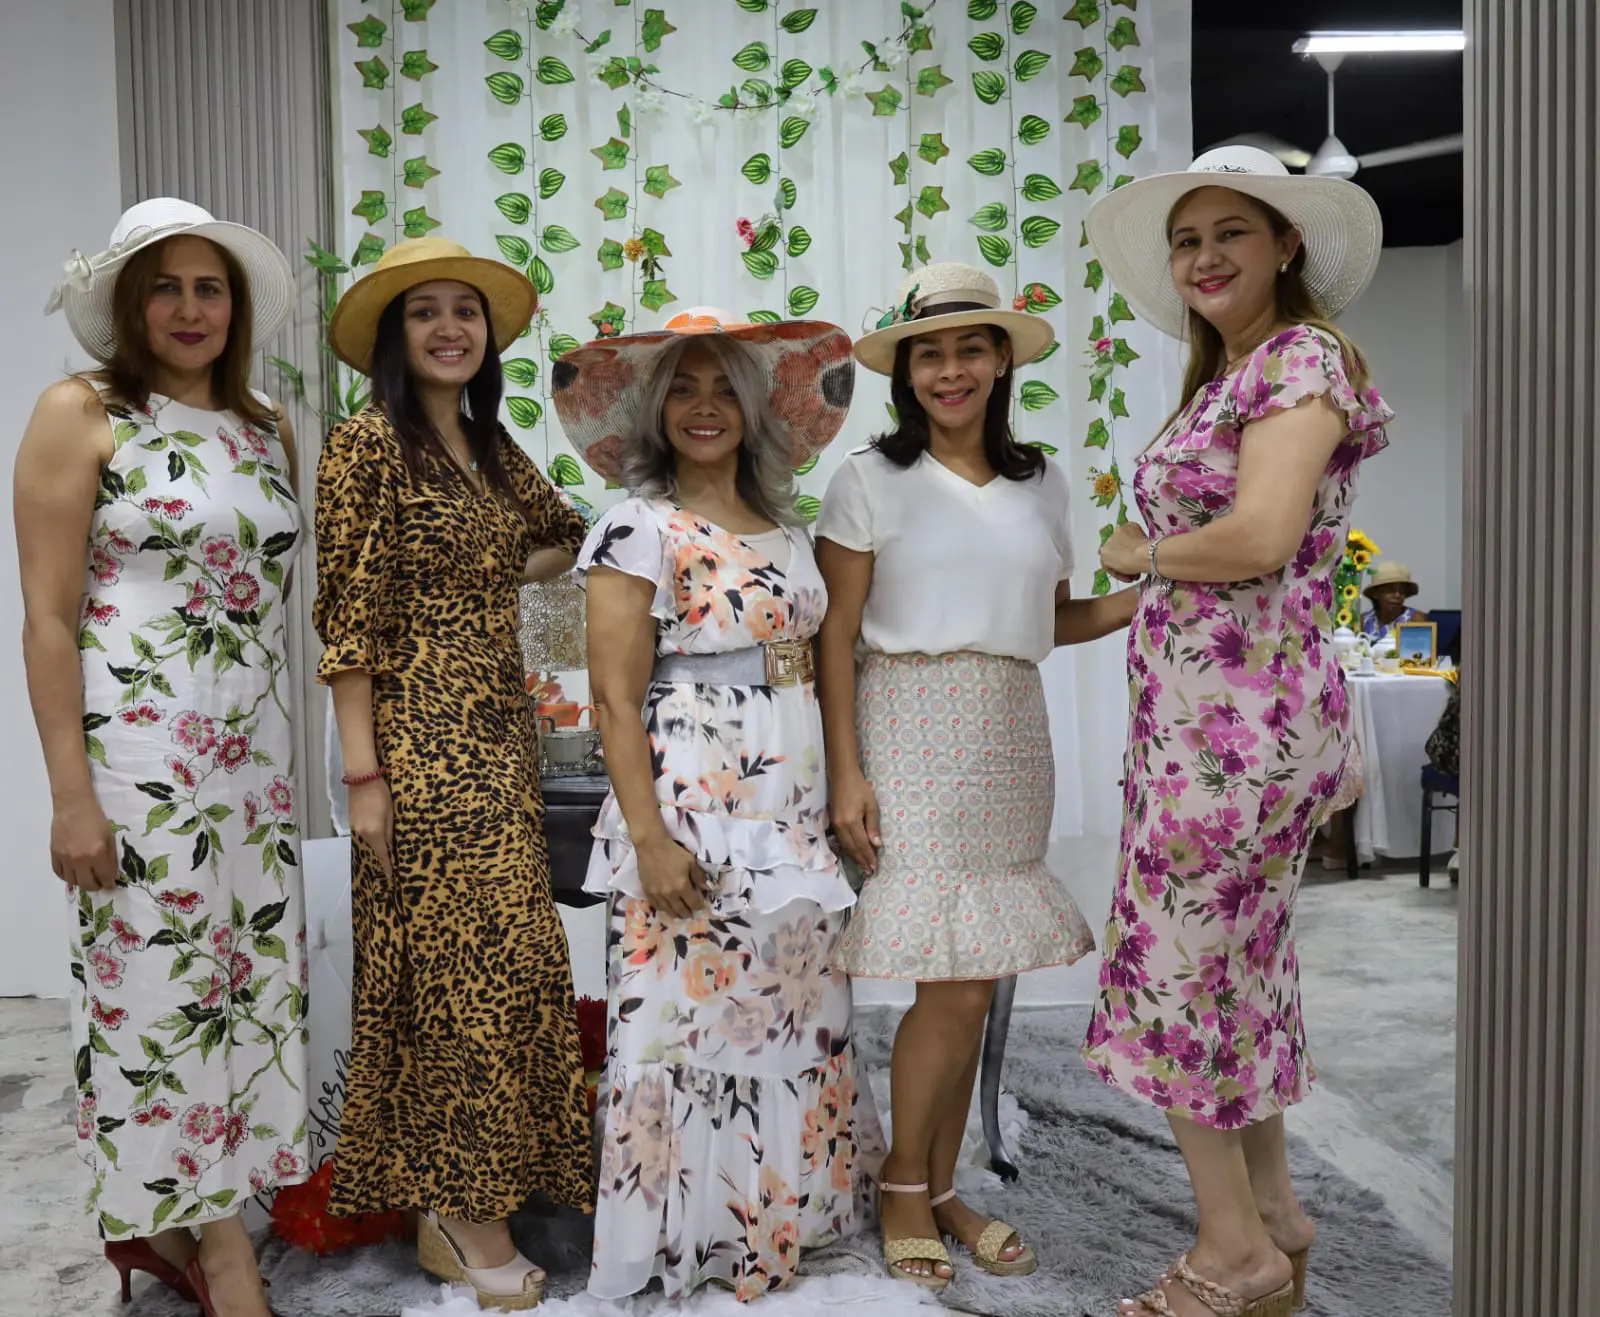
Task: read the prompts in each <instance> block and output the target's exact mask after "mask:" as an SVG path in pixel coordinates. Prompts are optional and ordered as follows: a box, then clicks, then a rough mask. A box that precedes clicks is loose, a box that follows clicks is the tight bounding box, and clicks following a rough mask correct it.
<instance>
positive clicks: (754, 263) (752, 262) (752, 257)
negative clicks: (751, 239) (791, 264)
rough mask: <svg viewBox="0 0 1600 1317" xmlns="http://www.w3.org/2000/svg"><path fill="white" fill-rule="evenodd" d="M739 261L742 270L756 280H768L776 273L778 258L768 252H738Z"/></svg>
mask: <svg viewBox="0 0 1600 1317" xmlns="http://www.w3.org/2000/svg"><path fill="white" fill-rule="evenodd" d="M739 259H740V260H742V261H743V262H744V268H745V269H747V270H749V271H750V273H751V274H753V275H755V277H756V278H757V279H770V278H772V276H773V275H775V274H776V273H777V272H778V258H777V257H776V256H774V255H773V254H772V253H771V252H770V251H764V252H758V251H747V252H740V253H739Z"/></svg>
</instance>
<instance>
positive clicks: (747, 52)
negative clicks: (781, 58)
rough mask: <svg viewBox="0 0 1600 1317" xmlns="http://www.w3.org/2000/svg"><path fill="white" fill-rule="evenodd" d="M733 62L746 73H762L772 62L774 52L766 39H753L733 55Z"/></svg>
mask: <svg viewBox="0 0 1600 1317" xmlns="http://www.w3.org/2000/svg"><path fill="white" fill-rule="evenodd" d="M733 62H734V64H735V65H737V66H738V67H739V68H741V69H743V70H744V71H745V72H746V73H760V72H761V71H762V70H763V69H765V68H766V67H768V66H769V65H770V64H771V63H772V52H771V51H770V50H769V49H767V43H766V42H764V41H752V42H751V43H750V44H749V45H748V46H745V47H744V48H743V49H742V50H740V51H739V53H738V54H737V55H735V56H734V57H733Z"/></svg>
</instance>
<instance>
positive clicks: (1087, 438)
mask: <svg viewBox="0 0 1600 1317" xmlns="http://www.w3.org/2000/svg"><path fill="white" fill-rule="evenodd" d="M1110 442H1111V429H1110V427H1109V426H1107V425H1106V423H1105V421H1104V420H1103V419H1102V418H1101V417H1098V416H1096V417H1095V418H1094V420H1092V421H1090V422H1089V431H1088V433H1087V434H1085V435H1084V437H1083V446H1084V447H1085V448H1104V447H1105V446H1106V445H1107V444H1109V443H1110Z"/></svg>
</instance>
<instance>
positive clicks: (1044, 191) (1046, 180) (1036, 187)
mask: <svg viewBox="0 0 1600 1317" xmlns="http://www.w3.org/2000/svg"><path fill="white" fill-rule="evenodd" d="M1022 195H1023V196H1024V197H1025V198H1027V199H1028V200H1029V201H1053V200H1055V198H1057V197H1059V196H1060V195H1061V185H1060V184H1059V183H1057V182H1056V181H1055V179H1053V178H1051V177H1050V176H1049V175H1047V174H1029V175H1028V176H1027V177H1026V178H1025V179H1023V180H1022Z"/></svg>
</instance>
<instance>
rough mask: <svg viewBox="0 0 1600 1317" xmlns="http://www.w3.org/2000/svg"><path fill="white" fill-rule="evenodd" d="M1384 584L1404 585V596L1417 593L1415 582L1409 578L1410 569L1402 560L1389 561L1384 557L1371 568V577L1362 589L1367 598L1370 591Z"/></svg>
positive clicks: (1369, 595)
mask: <svg viewBox="0 0 1600 1317" xmlns="http://www.w3.org/2000/svg"><path fill="white" fill-rule="evenodd" d="M1386 585H1403V586H1405V587H1406V598H1407V599H1409V598H1411V596H1412V595H1414V594H1416V593H1417V583H1416V582H1415V581H1413V580H1412V579H1411V569H1410V568H1409V567H1407V566H1406V565H1405V563H1403V562H1391V561H1389V560H1388V559H1385V560H1384V561H1383V562H1380V563H1379V564H1378V565H1377V567H1376V568H1375V569H1374V570H1373V573H1372V577H1371V579H1369V580H1368V581H1367V588H1366V589H1365V590H1363V591H1362V593H1363V594H1364V595H1366V596H1367V598H1368V599H1370V598H1372V592H1373V591H1374V590H1377V589H1381V588H1382V587H1383V586H1386Z"/></svg>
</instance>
